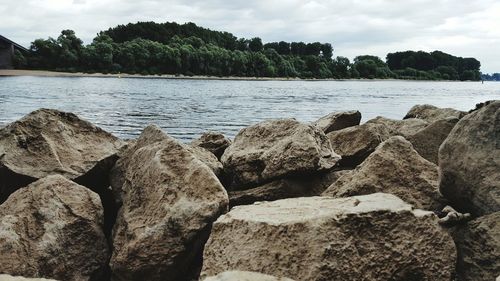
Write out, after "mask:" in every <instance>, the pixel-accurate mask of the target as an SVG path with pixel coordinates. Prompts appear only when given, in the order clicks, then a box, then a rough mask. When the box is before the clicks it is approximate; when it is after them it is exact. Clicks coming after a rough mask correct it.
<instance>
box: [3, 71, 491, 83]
mask: <svg viewBox="0 0 500 281" xmlns="http://www.w3.org/2000/svg"><path fill="white" fill-rule="evenodd" d="M9 76H34V77H75V78H81V77H94V78H137V79H173V80H227V81H360V82H365V81H401V82H403V81H413V82H481V81H454V80H409V79H393V78H391V79H364V78H349V79H335V78H327V79H319V78H309V79H303V78H286V77H238V76H225V77H218V76H206V75H194V76H184V75H173V74H162V75H141V74H127V73H120V74H104V73H83V72H75V73H72V72H58V71H48V70H22V69H0V77H9Z"/></svg>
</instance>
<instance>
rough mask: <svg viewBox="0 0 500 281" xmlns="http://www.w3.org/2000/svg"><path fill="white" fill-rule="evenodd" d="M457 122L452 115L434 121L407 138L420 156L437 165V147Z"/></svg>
mask: <svg viewBox="0 0 500 281" xmlns="http://www.w3.org/2000/svg"><path fill="white" fill-rule="evenodd" d="M457 122H458V118H454V117H450V118H446V119H441V120H438V121H435V122H434V123H431V124H430V125H429V126H427V127H425V128H424V129H422V130H420V131H419V132H417V133H415V134H413V135H411V136H408V137H407V139H408V141H409V142H411V143H412V144H413V148H415V150H416V151H417V152H418V154H420V156H422V157H424V158H425V159H427V160H428V161H430V162H432V163H434V164H436V165H437V164H438V151H439V147H440V146H441V144H442V143H443V141H444V140H445V139H446V137H447V136H448V134H449V133H450V131H451V129H453V127H455V124H457Z"/></svg>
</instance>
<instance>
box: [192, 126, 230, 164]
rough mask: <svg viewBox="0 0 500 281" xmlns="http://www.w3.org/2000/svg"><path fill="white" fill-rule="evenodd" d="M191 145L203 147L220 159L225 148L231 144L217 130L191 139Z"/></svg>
mask: <svg viewBox="0 0 500 281" xmlns="http://www.w3.org/2000/svg"><path fill="white" fill-rule="evenodd" d="M191 145H192V146H199V147H203V148H205V149H206V150H208V151H210V152H212V153H213V154H214V155H215V156H216V157H217V159H219V160H220V158H221V156H222V154H224V151H225V150H226V148H228V146H230V145H231V140H230V139H228V138H226V137H225V136H224V135H223V134H221V133H218V132H206V133H204V134H203V135H201V137H199V138H198V139H196V140H194V141H192V142H191Z"/></svg>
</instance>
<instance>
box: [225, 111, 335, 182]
mask: <svg viewBox="0 0 500 281" xmlns="http://www.w3.org/2000/svg"><path fill="white" fill-rule="evenodd" d="M339 159H340V156H338V155H337V154H336V153H335V152H333V150H332V147H331V145H330V142H329V141H328V138H327V137H326V136H325V134H324V133H323V132H322V131H321V130H319V129H318V128H316V127H314V126H312V125H306V124H302V123H300V122H298V121H296V120H294V119H280V120H269V121H264V122H261V123H258V124H256V125H253V126H250V127H247V128H245V129H242V130H241V131H240V132H239V133H238V135H237V136H236V137H235V139H234V142H233V144H232V145H231V146H229V147H228V148H227V149H226V151H225V152H224V155H222V158H221V161H222V164H223V166H224V171H225V173H226V175H228V177H229V184H228V186H227V187H228V189H229V190H234V188H248V187H255V186H258V185H261V184H263V183H266V182H269V181H273V180H276V179H280V178H284V177H287V176H289V175H297V174H307V173H311V172H316V171H321V170H328V169H330V168H332V167H333V166H335V164H336V163H337V162H338V160H339Z"/></svg>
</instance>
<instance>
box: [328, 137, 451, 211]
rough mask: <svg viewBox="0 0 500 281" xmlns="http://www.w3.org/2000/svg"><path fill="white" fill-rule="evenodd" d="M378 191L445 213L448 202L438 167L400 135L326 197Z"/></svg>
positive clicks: (417, 205) (378, 149)
mask: <svg viewBox="0 0 500 281" xmlns="http://www.w3.org/2000/svg"><path fill="white" fill-rule="evenodd" d="M376 192H384V193H391V194H394V195H396V196H398V197H399V198H401V199H403V200H405V201H406V202H408V203H410V204H413V205H414V206H415V207H416V208H419V209H426V210H438V209H439V210H441V208H442V207H443V203H444V202H443V200H442V198H441V194H440V193H439V189H438V167H437V166H436V165H435V164H433V163H431V162H429V161H427V160H425V159H424V158H422V157H421V156H420V155H418V153H417V152H416V151H415V150H414V149H413V147H412V145H411V143H410V142H408V141H407V140H405V139H404V138H403V137H400V136H396V137H391V138H390V139H388V140H386V141H385V142H383V143H382V144H380V145H379V146H378V147H377V149H376V150H375V152H373V153H372V154H371V155H370V156H368V158H366V160H365V161H364V162H363V163H361V165H359V166H358V167H356V169H354V170H353V171H352V172H350V173H347V174H345V175H343V176H342V177H340V178H339V179H338V180H337V181H336V182H335V183H333V184H332V185H331V186H330V187H328V189H327V190H325V192H323V195H324V196H332V197H349V196H353V195H364V194H370V193H376Z"/></svg>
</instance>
